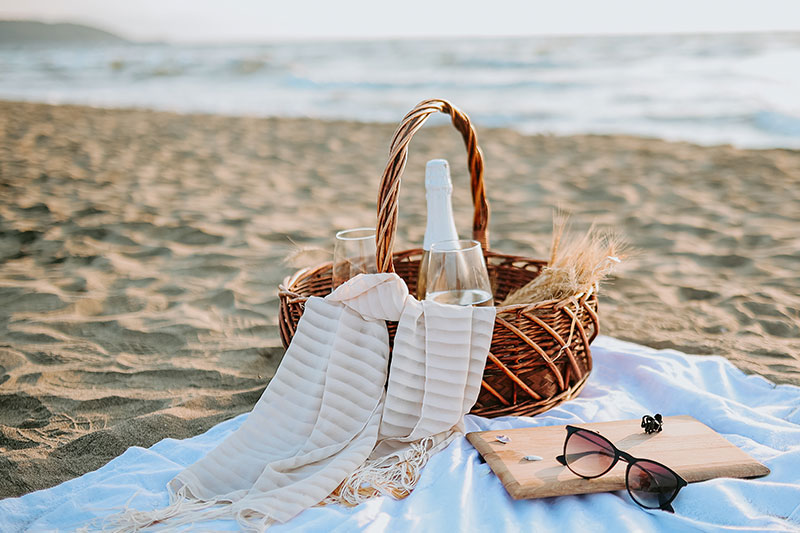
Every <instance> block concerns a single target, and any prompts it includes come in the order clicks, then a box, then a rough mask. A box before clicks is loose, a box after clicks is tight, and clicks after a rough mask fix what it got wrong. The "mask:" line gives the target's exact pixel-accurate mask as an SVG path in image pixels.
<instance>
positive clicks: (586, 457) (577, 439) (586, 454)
mask: <svg viewBox="0 0 800 533" xmlns="http://www.w3.org/2000/svg"><path fill="white" fill-rule="evenodd" d="M615 457H616V454H615V453H614V448H613V447H612V446H611V444H610V443H609V442H608V441H607V440H606V439H604V438H603V437H601V436H600V435H597V434H595V433H592V432H591V431H576V432H575V433H573V434H572V435H570V436H569V438H568V439H567V445H566V447H565V450H564V458H565V459H566V462H567V466H568V467H569V469H570V470H572V471H573V472H574V473H576V474H578V475H579V476H582V477H597V476H599V475H601V474H604V473H606V472H607V471H608V469H609V468H611V465H612V464H614V458H615Z"/></svg>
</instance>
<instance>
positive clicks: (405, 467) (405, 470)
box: [320, 437, 434, 507]
mask: <svg viewBox="0 0 800 533" xmlns="http://www.w3.org/2000/svg"><path fill="white" fill-rule="evenodd" d="M433 444H434V439H433V437H427V438H424V439H422V440H420V441H419V442H414V443H411V444H410V445H409V448H410V449H409V450H406V451H405V452H403V453H402V454H401V455H389V456H387V457H382V458H380V459H372V460H368V461H366V462H365V463H364V464H363V465H361V466H360V467H358V468H357V469H356V470H355V471H354V472H353V473H352V474H350V475H349V476H347V477H346V478H345V479H344V481H342V483H341V485H339V487H338V488H337V489H336V490H335V491H334V492H333V493H331V494H330V496H328V497H327V498H325V499H324V500H322V502H320V504H321V505H327V504H331V503H338V504H342V505H346V506H349V507H354V506H356V505H358V504H360V503H363V502H365V501H367V500H370V499H372V498H374V497H376V496H381V495H383V496H391V497H392V498H394V499H396V500H402V499H403V498H405V497H406V496H408V495H409V494H411V491H412V490H414V487H416V485H417V482H418V481H419V477H420V474H421V473H422V468H423V467H424V466H425V465H426V464H427V463H428V459H429V458H430V456H431V455H432V451H433V450H432V448H433Z"/></svg>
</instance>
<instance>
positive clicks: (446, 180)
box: [417, 159, 458, 300]
mask: <svg viewBox="0 0 800 533" xmlns="http://www.w3.org/2000/svg"><path fill="white" fill-rule="evenodd" d="M452 194H453V182H452V181H451V180H450V166H449V165H448V164H447V160H446V159H432V160H430V161H428V164H427V165H426V166H425V198H426V200H427V202H428V222H427V224H426V225H425V240H424V241H423V243H422V250H423V254H422V260H420V263H419V276H418V277H417V299H418V300H423V299H425V287H426V282H427V278H428V256H429V255H430V251H431V244H433V243H435V242H441V241H455V240H458V233H457V232H456V222H455V220H454V219H453V202H452V198H451V196H452Z"/></svg>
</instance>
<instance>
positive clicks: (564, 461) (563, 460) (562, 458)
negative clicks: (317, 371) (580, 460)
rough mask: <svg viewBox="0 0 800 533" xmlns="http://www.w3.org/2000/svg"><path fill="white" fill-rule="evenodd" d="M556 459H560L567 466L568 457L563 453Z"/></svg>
mask: <svg viewBox="0 0 800 533" xmlns="http://www.w3.org/2000/svg"><path fill="white" fill-rule="evenodd" d="M556 461H558V462H559V463H561V464H562V465H564V466H567V458H566V457H564V456H563V455H559V456H558V457H556Z"/></svg>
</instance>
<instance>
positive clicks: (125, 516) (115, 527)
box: [82, 486, 272, 533]
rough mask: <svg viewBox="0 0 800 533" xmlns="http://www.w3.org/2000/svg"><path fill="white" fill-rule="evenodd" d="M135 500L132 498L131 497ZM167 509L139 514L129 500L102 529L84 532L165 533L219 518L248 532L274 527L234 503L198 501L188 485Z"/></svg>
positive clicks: (182, 488)
mask: <svg viewBox="0 0 800 533" xmlns="http://www.w3.org/2000/svg"><path fill="white" fill-rule="evenodd" d="M131 499H132V498H131ZM170 500H171V502H170V504H169V505H168V506H167V507H164V508H161V509H152V510H150V511H139V510H137V509H131V508H130V501H128V503H126V504H125V510H124V511H122V512H120V513H117V514H115V515H111V516H109V517H106V518H105V519H103V525H102V526H101V527H100V528H96V529H95V528H90V526H87V527H86V528H84V529H83V530H82V531H85V532H87V533H88V532H89V531H102V532H104V533H106V532H108V533H137V532H139V531H142V530H145V529H146V530H148V531H165V530H172V529H173V528H177V527H181V526H187V525H191V524H194V523H197V522H205V521H208V520H216V519H220V518H236V521H237V522H238V523H239V525H241V526H242V527H243V528H244V529H245V530H246V531H253V532H258V533H262V532H263V531H265V530H266V529H267V528H268V527H269V526H270V525H271V524H272V520H270V519H268V518H267V517H262V516H258V517H256V516H253V515H252V514H249V515H245V514H243V513H234V511H233V508H232V504H231V503H230V502H225V501H217V500H209V501H202V500H195V499H192V498H190V497H189V496H187V494H186V486H182V487H181V488H179V489H178V490H177V491H176V492H175V493H174V494H172V497H171V498H170Z"/></svg>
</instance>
